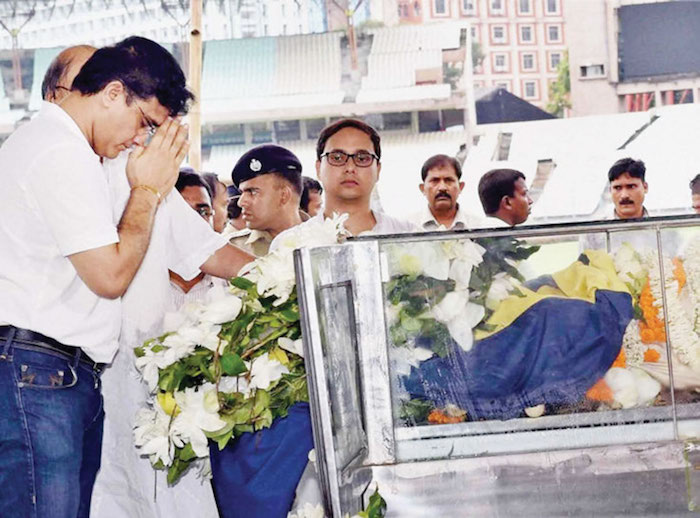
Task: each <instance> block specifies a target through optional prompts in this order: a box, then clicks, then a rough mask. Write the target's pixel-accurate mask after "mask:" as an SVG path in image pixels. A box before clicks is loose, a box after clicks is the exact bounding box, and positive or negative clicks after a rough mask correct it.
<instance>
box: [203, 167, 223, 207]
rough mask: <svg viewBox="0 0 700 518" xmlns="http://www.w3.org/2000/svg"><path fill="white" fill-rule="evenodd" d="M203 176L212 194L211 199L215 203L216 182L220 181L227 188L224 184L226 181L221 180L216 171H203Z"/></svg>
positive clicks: (210, 194)
mask: <svg viewBox="0 0 700 518" xmlns="http://www.w3.org/2000/svg"><path fill="white" fill-rule="evenodd" d="M201 176H202V180H204V183H205V184H207V191H209V196H211V201H212V203H213V202H214V198H215V197H216V184H219V183H220V184H221V185H222V186H223V187H224V189H226V186H225V185H224V182H222V181H221V180H219V177H218V176H217V175H216V173H202V175H201Z"/></svg>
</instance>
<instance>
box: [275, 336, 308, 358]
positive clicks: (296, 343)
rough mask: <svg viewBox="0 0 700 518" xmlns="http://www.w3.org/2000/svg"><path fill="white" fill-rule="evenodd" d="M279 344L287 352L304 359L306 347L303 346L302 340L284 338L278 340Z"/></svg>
mask: <svg viewBox="0 0 700 518" xmlns="http://www.w3.org/2000/svg"><path fill="white" fill-rule="evenodd" d="M277 344H278V345H279V346H280V347H281V348H282V349H284V350H285V351H289V352H290V353H294V354H296V355H298V356H301V357H302V358H303V357H304V346H303V344H302V341H301V338H299V339H297V340H292V339H291V338H287V337H286V336H283V337H281V338H279V339H278V340H277Z"/></svg>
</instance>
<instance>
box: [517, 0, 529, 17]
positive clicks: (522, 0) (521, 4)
mask: <svg viewBox="0 0 700 518" xmlns="http://www.w3.org/2000/svg"><path fill="white" fill-rule="evenodd" d="M518 12H519V13H520V14H532V0H518Z"/></svg>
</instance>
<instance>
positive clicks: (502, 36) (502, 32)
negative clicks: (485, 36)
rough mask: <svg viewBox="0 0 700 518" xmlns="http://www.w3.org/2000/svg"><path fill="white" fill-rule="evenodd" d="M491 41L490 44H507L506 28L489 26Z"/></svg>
mask: <svg viewBox="0 0 700 518" xmlns="http://www.w3.org/2000/svg"><path fill="white" fill-rule="evenodd" d="M491 41H492V43H507V41H506V28H505V27H504V26H503V25H493V26H491Z"/></svg>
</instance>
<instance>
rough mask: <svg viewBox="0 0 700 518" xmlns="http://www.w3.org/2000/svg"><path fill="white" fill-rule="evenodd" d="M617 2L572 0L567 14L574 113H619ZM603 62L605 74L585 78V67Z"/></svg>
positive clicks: (568, 4)
mask: <svg viewBox="0 0 700 518" xmlns="http://www.w3.org/2000/svg"><path fill="white" fill-rule="evenodd" d="M612 9H613V5H611V3H610V2H608V1H606V0H569V2H567V4H566V10H565V11H564V16H565V18H566V29H567V32H568V44H569V70H570V75H571V105H572V107H571V116H574V117H576V116H581V115H596V114H603V113H615V112H618V111H620V110H619V101H618V97H617V93H616V91H615V83H616V82H617V49H616V48H613V46H615V34H616V30H615V27H612V26H611V25H612V24H614V17H613V16H612V12H611V10H612ZM591 65H603V67H604V75H603V76H601V77H582V72H581V67H586V66H591Z"/></svg>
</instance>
